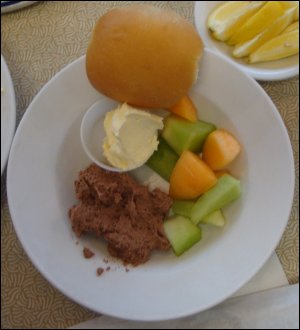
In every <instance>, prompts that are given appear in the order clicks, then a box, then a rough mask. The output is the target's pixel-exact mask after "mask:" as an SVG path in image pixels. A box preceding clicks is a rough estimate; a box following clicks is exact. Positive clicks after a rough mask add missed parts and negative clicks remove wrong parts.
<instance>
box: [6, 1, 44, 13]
mask: <svg viewBox="0 0 300 330" xmlns="http://www.w3.org/2000/svg"><path fill="white" fill-rule="evenodd" d="M36 2H38V1H1V14H5V13H9V12H11V11H14V10H18V9H22V8H25V7H28V6H31V5H33V4H34V3H36Z"/></svg>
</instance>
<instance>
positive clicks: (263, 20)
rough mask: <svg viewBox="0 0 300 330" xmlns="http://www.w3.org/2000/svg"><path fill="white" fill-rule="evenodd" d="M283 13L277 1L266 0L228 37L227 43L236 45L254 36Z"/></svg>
mask: <svg viewBox="0 0 300 330" xmlns="http://www.w3.org/2000/svg"><path fill="white" fill-rule="evenodd" d="M283 13H284V8H283V6H282V5H281V4H280V3H279V1H268V2H267V3H266V4H265V5H264V6H263V7H262V8H261V9H260V10H259V11H258V12H257V13H256V14H254V15H253V16H252V17H251V18H250V19H249V20H248V21H246V23H245V24H244V25H242V26H241V28H240V29H238V30H237V31H236V32H235V33H234V34H233V35H232V37H231V38H230V39H229V41H228V44H229V45H236V44H238V43H241V42H245V41H247V40H250V39H252V38H254V37H255V36H256V35H257V34H259V33H260V32H262V31H263V30H264V29H266V28H267V27H268V26H269V25H270V24H271V23H272V22H273V21H274V20H275V19H277V18H278V17H279V16H281V15H282V14H283Z"/></svg>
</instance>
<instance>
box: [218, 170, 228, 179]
mask: <svg viewBox="0 0 300 330" xmlns="http://www.w3.org/2000/svg"><path fill="white" fill-rule="evenodd" d="M225 174H229V175H230V173H229V172H228V171H227V170H220V171H215V176H216V177H217V178H218V179H219V178H220V177H221V176H223V175H225Z"/></svg>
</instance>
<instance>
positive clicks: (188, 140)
mask: <svg viewBox="0 0 300 330" xmlns="http://www.w3.org/2000/svg"><path fill="white" fill-rule="evenodd" d="M215 129H216V127H215V126H214V125H212V124H210V123H206V122H204V121H200V120H198V121H197V122H189V121H187V120H185V119H183V118H180V117H177V116H174V115H170V116H168V117H167V118H166V119H165V124H164V129H163V131H162V136H163V138H164V139H165V140H166V141H167V143H168V144H169V145H170V146H171V147H172V148H173V149H174V150H175V151H176V153H177V154H178V155H181V154H182V152H183V151H184V150H190V151H193V152H201V150H202V147H203V144H204V141H205V139H206V137H207V136H208V134H209V133H211V132H212V131H214V130H215Z"/></svg>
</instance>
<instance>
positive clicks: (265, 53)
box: [249, 30, 299, 63]
mask: <svg viewBox="0 0 300 330" xmlns="http://www.w3.org/2000/svg"><path fill="white" fill-rule="evenodd" d="M297 53H299V30H294V31H292V32H288V33H283V34H281V35H279V36H277V37H275V38H273V39H271V40H270V41H268V42H266V43H265V44H264V45H262V46H261V47H260V48H258V49H257V50H256V51H255V52H254V53H252V54H250V56H249V63H257V62H266V61H273V60H279V59H281V58H285V57H288V56H291V55H295V54H297Z"/></svg>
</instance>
